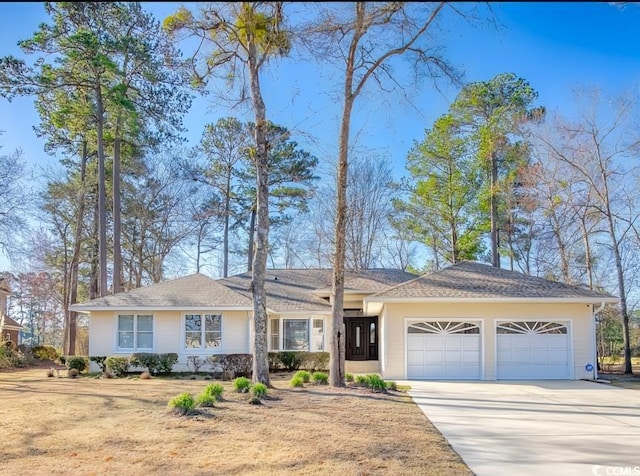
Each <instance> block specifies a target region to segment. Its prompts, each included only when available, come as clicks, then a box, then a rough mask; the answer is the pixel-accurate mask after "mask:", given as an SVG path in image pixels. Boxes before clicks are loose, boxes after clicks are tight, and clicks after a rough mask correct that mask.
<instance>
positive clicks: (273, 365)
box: [268, 352, 284, 372]
mask: <svg viewBox="0 0 640 476" xmlns="http://www.w3.org/2000/svg"><path fill="white" fill-rule="evenodd" d="M268 359H269V370H270V371H271V372H277V371H278V370H282V369H284V366H283V365H282V360H281V359H280V352H269V354H268Z"/></svg>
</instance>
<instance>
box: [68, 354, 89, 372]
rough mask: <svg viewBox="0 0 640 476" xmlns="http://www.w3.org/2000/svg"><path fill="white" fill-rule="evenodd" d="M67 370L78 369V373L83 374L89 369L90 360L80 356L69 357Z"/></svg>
mask: <svg viewBox="0 0 640 476" xmlns="http://www.w3.org/2000/svg"><path fill="white" fill-rule="evenodd" d="M67 368H68V369H69V370H71V369H76V370H77V371H78V373H82V372H84V371H85V370H87V368H89V359H88V358H87V357H82V356H79V355H73V356H69V357H67Z"/></svg>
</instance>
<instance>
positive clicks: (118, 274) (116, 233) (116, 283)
mask: <svg viewBox="0 0 640 476" xmlns="http://www.w3.org/2000/svg"><path fill="white" fill-rule="evenodd" d="M119 122H120V118H118V120H117V123H116V132H115V133H116V138H115V143H114V146H113V178H112V180H113V294H117V293H120V292H122V246H121V218H120V138H119V137H118V134H120V130H119V129H120V124H119Z"/></svg>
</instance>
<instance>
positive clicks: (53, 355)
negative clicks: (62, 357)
mask: <svg viewBox="0 0 640 476" xmlns="http://www.w3.org/2000/svg"><path fill="white" fill-rule="evenodd" d="M31 353H32V354H33V357H34V358H36V359H38V360H56V359H57V358H58V351H57V350H56V349H55V348H54V347H51V346H50V345H36V346H34V347H32V348H31Z"/></svg>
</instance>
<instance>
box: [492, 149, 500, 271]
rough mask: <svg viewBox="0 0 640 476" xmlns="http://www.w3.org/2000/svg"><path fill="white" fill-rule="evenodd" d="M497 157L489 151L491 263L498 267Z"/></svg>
mask: <svg viewBox="0 0 640 476" xmlns="http://www.w3.org/2000/svg"><path fill="white" fill-rule="evenodd" d="M497 190H498V158H497V157H496V155H495V153H493V152H492V153H491V190H490V193H489V197H490V198H489V200H490V206H491V264H492V265H493V266H494V267H496V268H499V267H500V253H499V252H498V197H497V195H498V194H497Z"/></svg>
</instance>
